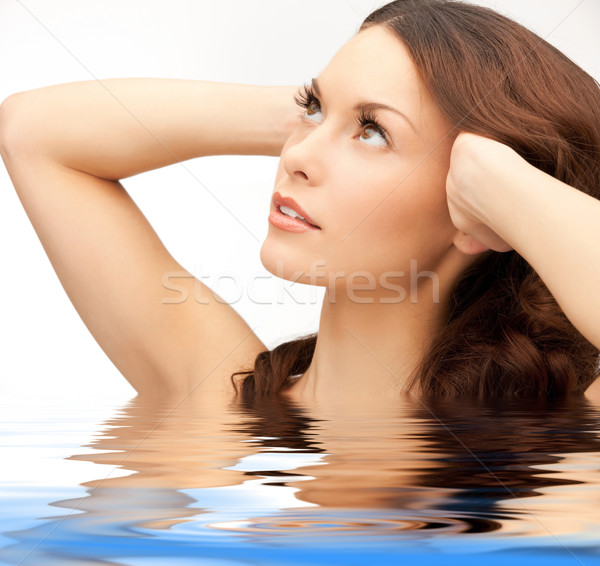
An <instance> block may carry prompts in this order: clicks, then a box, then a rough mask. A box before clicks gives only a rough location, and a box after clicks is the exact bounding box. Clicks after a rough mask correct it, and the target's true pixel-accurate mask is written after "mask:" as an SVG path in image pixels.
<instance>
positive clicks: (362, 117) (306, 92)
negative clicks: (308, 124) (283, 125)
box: [294, 85, 390, 146]
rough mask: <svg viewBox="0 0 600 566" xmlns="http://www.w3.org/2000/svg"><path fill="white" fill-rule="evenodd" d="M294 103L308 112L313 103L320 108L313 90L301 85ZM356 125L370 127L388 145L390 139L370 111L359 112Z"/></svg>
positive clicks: (310, 87)
mask: <svg viewBox="0 0 600 566" xmlns="http://www.w3.org/2000/svg"><path fill="white" fill-rule="evenodd" d="M294 102H295V103H296V104H297V105H298V106H300V107H301V108H303V109H304V110H305V111H306V110H308V108H309V107H310V105H311V104H313V102H316V103H317V104H318V105H319V108H320V107H321V102H320V101H319V99H318V98H317V96H316V94H315V91H314V89H313V88H312V86H309V85H303V86H302V87H300V89H299V91H298V92H297V93H296V95H295V96H294ZM356 124H357V126H358V127H359V128H365V127H367V126H372V127H373V128H374V129H375V130H376V132H377V133H378V134H379V135H380V136H381V137H383V139H384V140H385V143H386V144H387V145H388V146H389V145H390V138H389V136H388V133H387V132H386V130H385V128H383V126H381V124H380V123H379V122H378V121H377V118H376V117H375V114H374V112H373V111H372V110H368V111H365V110H361V111H360V113H359V114H358V116H357V117H356Z"/></svg>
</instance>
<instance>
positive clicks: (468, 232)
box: [446, 132, 526, 254]
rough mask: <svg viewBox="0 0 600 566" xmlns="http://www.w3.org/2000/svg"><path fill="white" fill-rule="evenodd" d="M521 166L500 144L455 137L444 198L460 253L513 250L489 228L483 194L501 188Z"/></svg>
mask: <svg viewBox="0 0 600 566" xmlns="http://www.w3.org/2000/svg"><path fill="white" fill-rule="evenodd" d="M517 162H518V163H517ZM523 162H524V160H523V159H522V158H521V157H520V156H519V155H518V154H517V153H516V152H515V151H513V150H512V149H511V148H509V147H508V146H506V145H504V144H501V143H500V142H497V141H494V140H491V139H489V138H485V137H483V136H479V135H476V134H471V133H467V132H461V133H460V134H459V135H458V136H457V138H456V140H455V141H454V145H453V146H452V152H451V154H450V170H449V171H448V178H447V180H446V195H447V198H448V208H449V210H450V217H451V219H452V222H453V223H454V225H455V226H456V228H457V229H458V230H460V231H461V232H462V233H463V234H462V236H461V237H459V238H458V239H457V241H456V242H455V244H456V246H457V247H458V248H459V249H460V250H461V251H462V252H463V253H467V254H476V253H480V252H483V251H486V250H495V251H497V252H506V251H509V250H512V249H513V248H512V247H511V246H510V245H509V244H508V243H507V242H505V241H504V240H503V239H502V238H501V237H500V236H499V235H498V234H497V233H496V232H495V231H494V230H493V229H492V228H490V225H489V224H490V221H489V216H488V215H486V191H488V190H498V189H497V188H496V189H494V187H498V185H500V186H501V184H502V178H503V177H504V178H506V173H507V172H509V173H510V172H512V170H514V169H516V167H515V166H516V165H517V164H518V165H522V163H523ZM524 163H526V162H524ZM498 181H500V182H498Z"/></svg>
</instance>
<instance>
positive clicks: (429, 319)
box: [288, 283, 446, 404]
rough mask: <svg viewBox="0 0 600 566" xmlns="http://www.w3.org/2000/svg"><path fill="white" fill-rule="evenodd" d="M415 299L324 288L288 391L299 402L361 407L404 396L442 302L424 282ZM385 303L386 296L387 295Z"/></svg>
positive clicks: (438, 319)
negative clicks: (307, 359) (314, 330)
mask: <svg viewBox="0 0 600 566" xmlns="http://www.w3.org/2000/svg"><path fill="white" fill-rule="evenodd" d="M422 287H423V288H422V289H420V290H419V293H420V294H419V296H418V297H417V300H413V299H414V297H412V298H411V297H406V298H405V299H404V300H403V301H401V302H396V303H392V302H391V301H390V300H388V301H387V302H385V301H384V300H382V299H384V298H385V295H383V294H381V293H379V292H378V293H374V294H362V295H360V294H359V293H358V292H355V293H352V294H351V296H349V294H348V293H346V292H345V290H344V292H342V291H341V290H340V289H339V288H335V289H327V291H326V293H325V297H324V299H323V307H322V310H321V319H320V324H319V334H318V338H317V344H316V348H315V353H314V356H313V359H312V362H311V365H310V367H309V369H308V370H307V371H306V373H305V374H304V375H303V376H302V377H301V378H299V379H298V381H297V382H296V383H295V384H294V385H293V386H292V387H291V388H290V389H289V390H288V391H289V393H290V394H291V395H292V396H293V397H296V398H297V399H299V400H306V401H311V402H315V401H317V400H318V401H319V402H320V403H344V404H347V403H350V404H353V403H354V402H356V403H360V404H364V403H366V402H368V401H369V400H374V401H377V402H378V403H379V402H381V401H384V400H385V399H389V400H390V401H391V402H393V401H394V400H396V401H397V399H398V397H399V396H402V395H404V394H406V393H407V391H408V390H407V384H408V381H409V378H410V376H411V374H412V373H413V371H414V369H415V368H416V366H417V364H418V363H419V362H420V361H421V359H422V356H423V354H424V352H425V351H426V349H427V348H428V347H429V345H430V343H431V340H432V339H433V337H434V335H435V334H436V332H437V331H438V330H439V328H440V325H441V324H442V320H443V312H442V310H443V309H442V305H443V304H445V302H446V301H445V297H439V300H436V296H435V294H434V293H433V292H432V291H433V289H432V286H431V285H429V286H428V285H427V284H426V283H425V284H424V285H422ZM388 299H389V295H388Z"/></svg>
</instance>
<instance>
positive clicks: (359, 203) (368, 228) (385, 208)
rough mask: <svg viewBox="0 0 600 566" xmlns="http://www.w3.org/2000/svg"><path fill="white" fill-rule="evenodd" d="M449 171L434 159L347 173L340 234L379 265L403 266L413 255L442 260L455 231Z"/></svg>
mask: <svg viewBox="0 0 600 566" xmlns="http://www.w3.org/2000/svg"><path fill="white" fill-rule="evenodd" d="M446 172H447V170H446V168H445V167H444V164H443V163H441V164H437V163H435V162H434V161H433V162H431V163H429V164H426V162H424V163H422V164H421V166H419V165H416V166H414V167H412V168H411V167H409V166H407V167H405V168H402V170H396V171H395V172H392V173H390V174H388V175H378V176H375V175H373V174H370V175H367V174H361V175H357V176H354V177H350V176H346V179H345V181H346V183H347V185H346V187H347V191H345V194H346V193H347V195H348V197H347V199H345V203H344V205H343V206H341V207H340V208H339V209H338V211H337V212H338V214H337V215H336V231H337V233H338V236H342V232H344V234H343V236H347V237H346V238H345V239H344V240H343V248H344V249H345V250H346V251H347V253H348V254H351V253H352V254H354V255H355V256H356V258H357V260H359V256H360V260H359V261H360V263H363V264H366V263H369V264H371V265H373V267H374V269H376V270H377V269H386V268H389V266H390V265H393V264H395V265H397V266H398V268H399V269H402V268H403V266H404V263H406V262H408V261H409V260H410V259H417V260H418V261H419V262H424V263H428V264H429V263H434V262H436V261H437V260H438V258H439V256H440V254H442V253H445V251H446V250H447V249H448V246H449V245H450V243H451V240H452V236H453V234H454V227H453V225H452V222H451V220H450V215H449V212H448V206H447V203H446V188H445V187H446V184H445V179H446ZM348 234H349V236H348ZM343 236H342V237H343ZM376 266H378V267H376Z"/></svg>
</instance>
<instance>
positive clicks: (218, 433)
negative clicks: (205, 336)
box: [0, 398, 600, 564]
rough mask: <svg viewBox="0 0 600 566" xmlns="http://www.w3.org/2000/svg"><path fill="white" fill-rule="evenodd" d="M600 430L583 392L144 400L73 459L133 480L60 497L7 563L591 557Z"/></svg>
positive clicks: (599, 487) (599, 493)
mask: <svg viewBox="0 0 600 566" xmlns="http://www.w3.org/2000/svg"><path fill="white" fill-rule="evenodd" d="M599 430H600V412H599V411H598V408H596V407H593V406H591V405H589V404H588V403H587V402H586V401H585V400H583V399H572V400H568V401H562V402H537V403H532V402H531V401H527V402H525V401H520V402H516V401H510V402H509V401H505V400H503V401H497V402H496V403H491V402H486V403H484V402H477V401H466V400H464V399H461V400H443V399H426V400H421V401H419V400H417V399H414V398H407V399H405V400H404V401H402V403H400V404H398V405H397V406H395V407H394V408H389V407H377V408H374V409H367V408H363V409H361V410H358V409H352V410H350V409H349V408H340V409H339V410H336V409H331V408H330V409H328V410H317V409H315V408H308V407H301V406H299V405H298V404H297V403H294V402H291V401H289V400H285V399H270V400H267V401H261V402H260V403H257V404H249V403H243V404H236V405H230V404H226V403H223V404H221V405H219V404H218V403H211V404H210V405H209V404H202V403H199V402H194V403H193V404H192V403H189V404H182V405H181V406H179V407H178V408H177V409H176V410H172V408H170V407H168V406H166V405H165V406H161V405H159V404H156V403H152V404H149V403H146V402H144V401H143V400H139V399H138V400H134V401H132V402H131V403H130V404H129V405H128V406H127V407H125V408H124V410H123V411H122V414H121V415H120V416H118V417H117V418H114V419H113V420H111V421H108V422H106V423H105V426H104V431H103V433H102V435H101V436H99V437H98V438H96V439H95V440H94V441H93V442H92V443H91V444H90V445H89V447H90V448H93V449H94V451H93V453H91V454H85V455H77V456H72V457H71V459H73V460H87V461H91V462H94V463H99V464H109V465H111V466H113V467H117V468H120V469H122V470H126V471H127V472H128V475H121V476H120V477H111V475H108V476H107V477H104V478H99V479H98V480H96V481H93V482H89V483H87V484H85V487H86V488H87V495H86V496H85V497H82V498H78V499H71V500H63V501H59V502H56V503H54V504H53V505H54V506H56V507H60V508H64V509H65V510H68V511H65V512H64V513H63V514H62V515H61V516H59V517H54V518H50V519H47V520H45V521H40V522H38V525H37V526H33V527H31V528H28V529H25V530H21V531H18V532H11V533H5V535H6V536H9V537H10V538H12V539H13V540H15V541H16V544H13V545H11V546H8V547H5V548H3V549H0V562H1V561H4V562H5V563H8V564H19V563H22V564H69V563H70V564H85V563H91V562H93V563H95V564H133V563H134V562H135V560H134V557H138V558H139V557H142V558H143V557H145V558H144V559H145V560H147V559H148V557H155V558H158V559H160V558H161V557H169V558H168V559H166V558H165V562H164V563H165V564H166V563H176V562H173V560H174V557H179V559H183V558H186V557H187V558H189V557H194V558H195V559H198V557H200V556H203V557H205V558H207V557H208V558H209V557H211V556H212V557H220V558H228V559H230V562H227V563H228V564H229V563H231V564H234V563H235V564H239V563H246V562H245V560H248V561H249V562H252V560H251V558H252V556H254V557H256V556H259V554H253V552H254V553H257V552H259V551H260V553H261V554H260V556H261V557H264V556H265V552H266V551H267V550H269V552H275V553H277V554H276V555H274V558H273V559H274V560H275V557H276V558H277V560H279V561H282V560H283V561H285V562H286V563H288V564H292V563H294V562H293V558H294V557H295V559H297V560H298V561H299V562H298V563H303V560H306V558H304V559H301V558H300V557H301V550H302V549H304V550H306V548H308V547H317V546H319V545H320V546H321V547H329V548H331V547H334V548H337V549H338V550H339V551H340V552H341V550H342V549H344V550H345V551H349V549H353V548H354V550H352V552H353V556H354V557H355V559H356V560H358V558H357V557H358V554H356V552H357V550H356V549H358V548H359V547H360V546H361V545H362V546H363V547H368V545H373V544H376V545H377V548H378V549H379V550H380V551H381V552H387V553H388V555H391V554H393V552H398V551H399V549H400V550H402V551H404V552H406V551H407V549H412V550H413V551H415V550H419V551H426V550H429V551H432V550H437V551H442V552H443V551H445V550H448V549H452V548H456V545H468V546H469V547H471V548H476V547H477V545H481V548H480V550H495V549H500V550H502V549H510V548H518V547H536V548H538V549H539V548H544V547H546V548H549V549H553V551H554V552H558V551H561V552H563V553H564V554H565V555H568V554H569V553H574V550H573V549H574V548H576V549H577V553H580V552H582V548H583V547H585V548H586V549H587V550H586V552H588V553H590V552H592V551H593V547H597V548H596V551H597V550H598V549H599V548H600V546H599V545H598V542H597V539H598V533H599V532H600V511H599V509H600V472H599V468H600V441H599V438H600V435H599ZM348 535H349V536H348ZM400 544H401V545H402V546H399V545H400ZM261 545H262V546H261ZM274 545H275V546H274ZM386 545H387V546H386ZM393 549H396V550H393ZM286 553H287V554H286ZM25 556H27V559H26V560H25V561H23V562H22V560H23V558H24V557H25ZM208 558H207V559H208ZM378 560H379V559H378ZM486 560H487V559H486ZM326 562H327V561H326V560H324V562H323V563H326ZM135 563H136V564H137V563H138V562H135ZM139 563H144V561H143V560H142V561H141V562H139ZM177 563H178V562H177ZM206 563H213V562H206ZM273 563H277V562H276V561H275V562H273ZM312 563H317V562H316V561H312ZM353 563H357V564H358V563H359V562H353ZM365 563H368V562H365ZM381 563H383V562H381Z"/></svg>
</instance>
